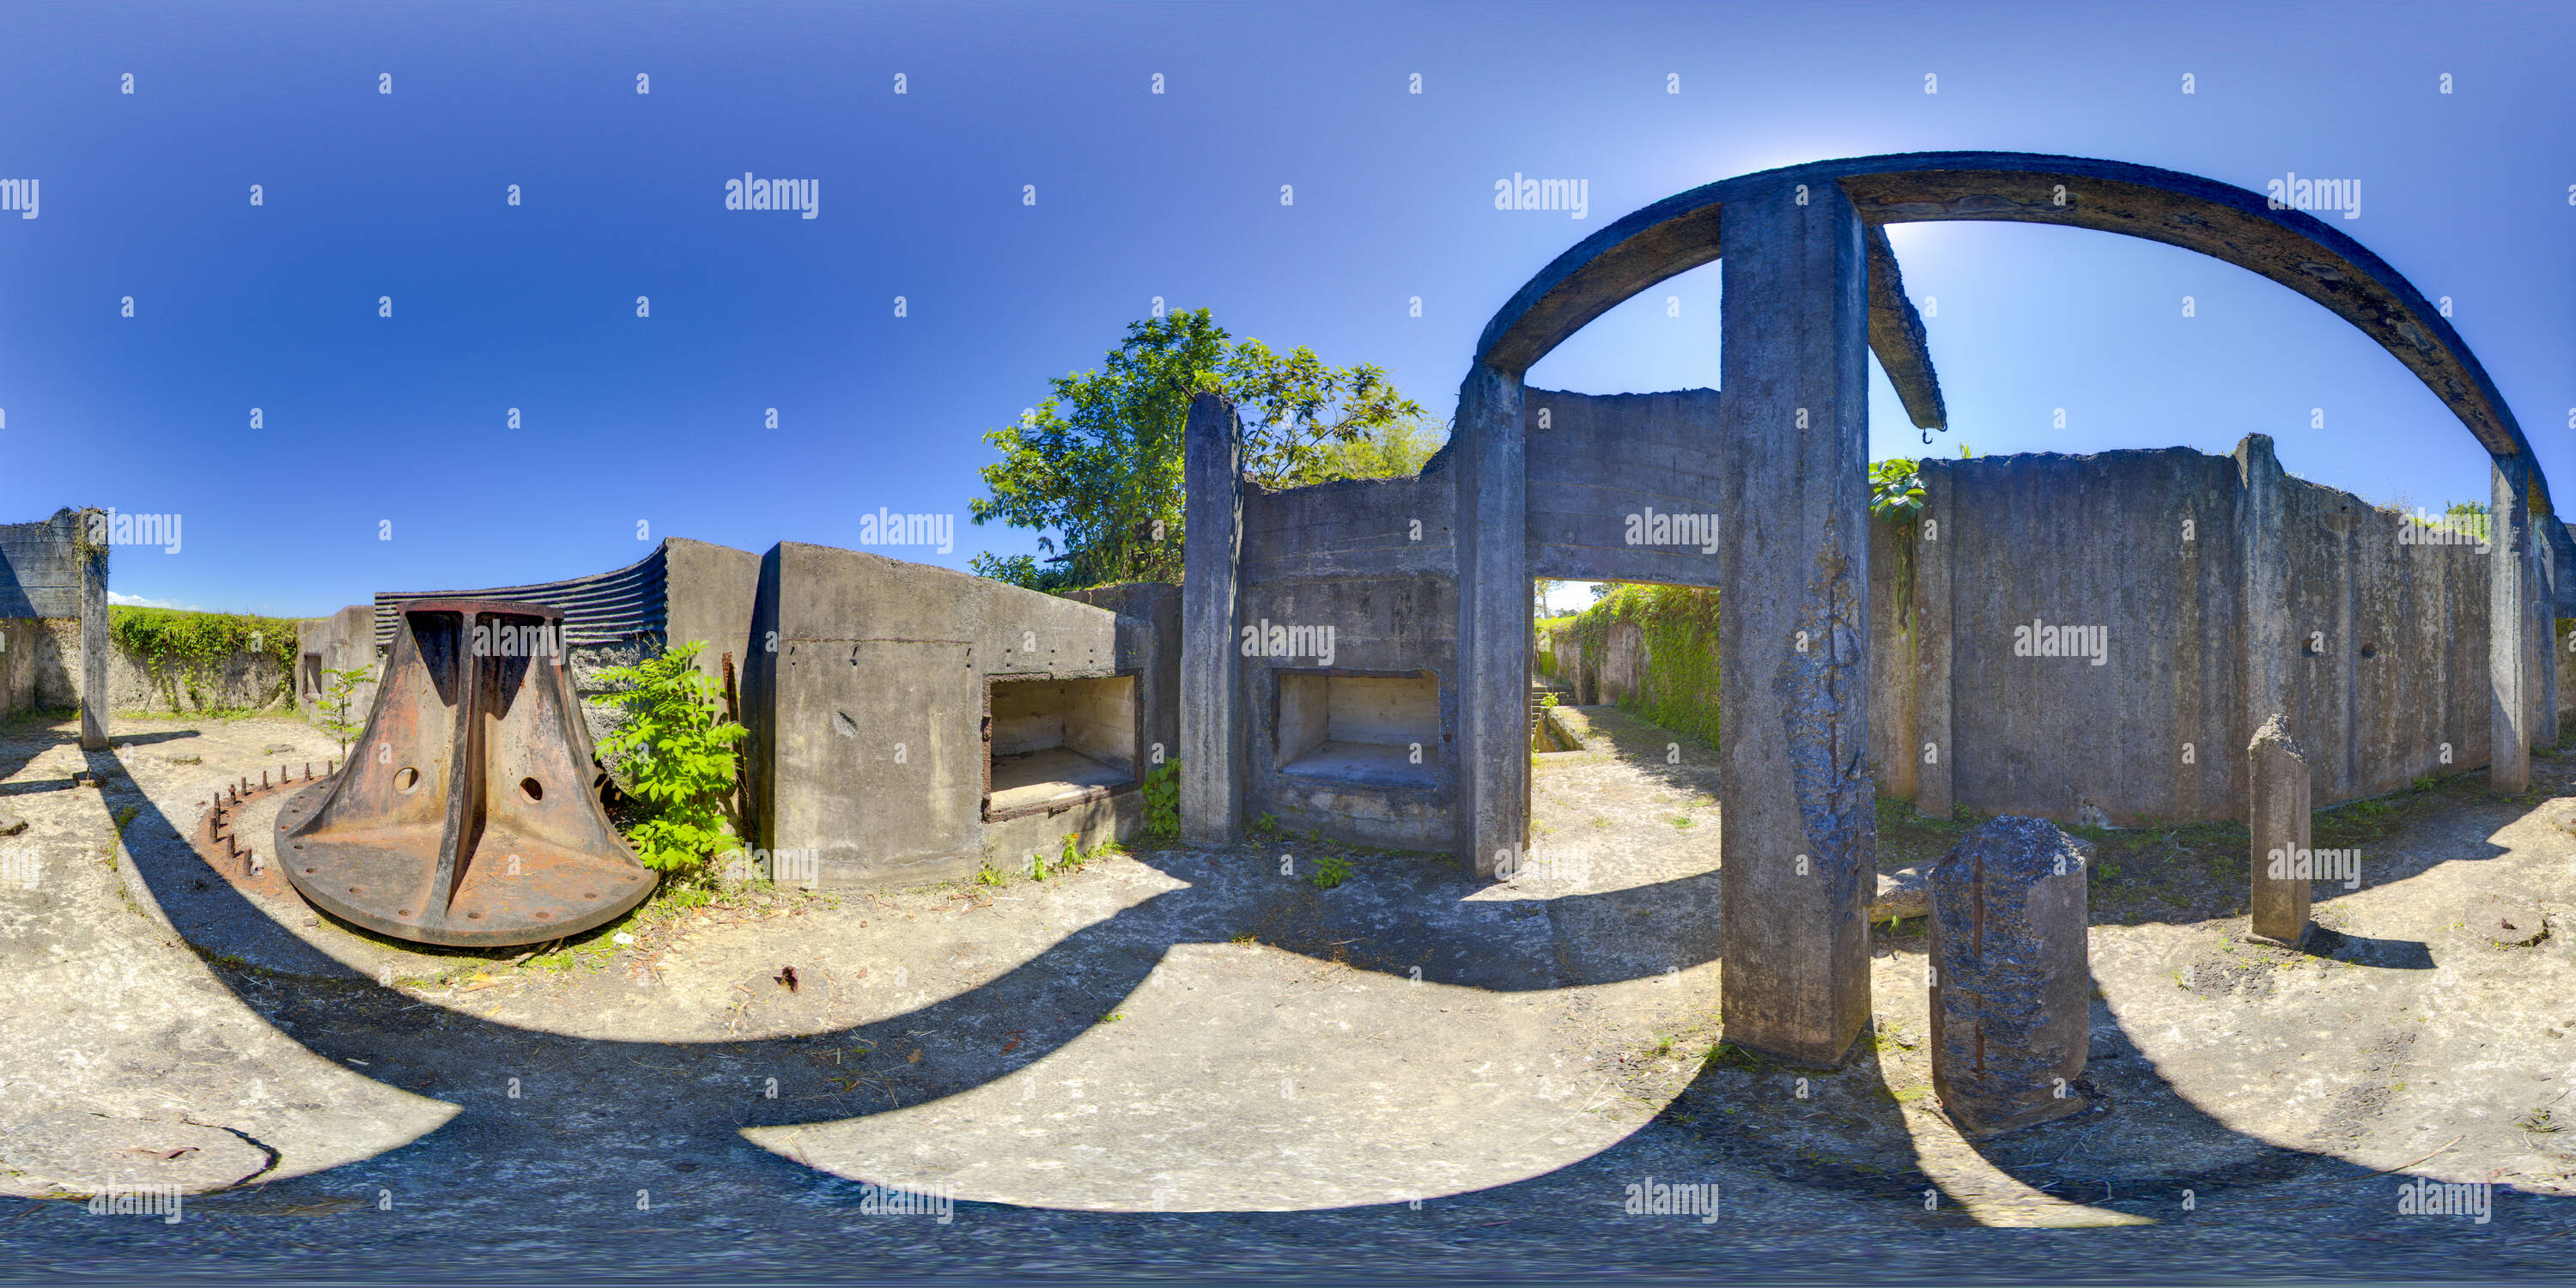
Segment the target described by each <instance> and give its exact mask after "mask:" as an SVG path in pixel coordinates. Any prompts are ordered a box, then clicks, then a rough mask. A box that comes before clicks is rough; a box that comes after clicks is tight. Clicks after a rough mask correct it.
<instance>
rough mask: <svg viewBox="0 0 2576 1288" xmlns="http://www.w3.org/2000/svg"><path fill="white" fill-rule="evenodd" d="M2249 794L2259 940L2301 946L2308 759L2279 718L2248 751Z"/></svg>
mask: <svg viewBox="0 0 2576 1288" xmlns="http://www.w3.org/2000/svg"><path fill="white" fill-rule="evenodd" d="M2245 791H2246V795H2247V798H2248V800H2249V801H2250V802H2251V804H2250V808H2249V809H2248V811H2247V814H2246V820H2245V822H2246V826H2247V827H2248V828H2249V829H2250V830H2251V831H2252V832H2253V834H2254V840H2253V845H2252V848H2251V852H2250V853H2249V854H2248V855H2247V856H2246V858H2247V867H2248V869H2249V870H2250V871H2251V873H2252V879H2253V906H2254V934H2255V935H2256V936H2257V937H2258V938H2262V939H2269V940H2271V941H2273V942H2274V943H2281V944H2290V945H2294V946H2295V945H2297V944H2300V943H2303V942H2305V941H2306V939H2307V937H2308V883H2309V882H2310V881H2312V880H2314V879H2315V875H2316V874H2315V872H2314V871H2312V870H2311V869H2309V868H2308V867H2306V866H2305V865H2304V862H2303V859H2304V856H2305V855H2306V854H2307V853H2308V851H2309V841H2308V809H2309V803H2310V802H2309V795H2308V758H2307V755H2306V753H2304V752H2302V751H2300V750H2299V745H2298V744H2297V743H2296V742H2293V741H2291V739H2290V732H2289V729H2288V728H2287V727H2286V724H2285V722H2284V721H2283V720H2282V719H2281V717H2280V716H2279V715H2277V714H2276V715H2274V716H2272V717H2271V718H2270V719H2268V720H2265V721H2264V722H2263V727H2262V728H2261V729H2260V730H2258V731H2256V733H2255V734H2254V741H2253V742H2252V743H2251V744H2249V745H2248V746H2247V747H2246V748H2245Z"/></svg>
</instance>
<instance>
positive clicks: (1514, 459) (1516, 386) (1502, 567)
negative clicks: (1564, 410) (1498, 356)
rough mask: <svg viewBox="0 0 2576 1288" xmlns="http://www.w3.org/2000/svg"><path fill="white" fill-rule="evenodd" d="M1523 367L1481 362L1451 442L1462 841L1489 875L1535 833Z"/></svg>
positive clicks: (1464, 394)
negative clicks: (1466, 769) (1463, 771)
mask: <svg viewBox="0 0 2576 1288" xmlns="http://www.w3.org/2000/svg"><path fill="white" fill-rule="evenodd" d="M1525 410H1526V403H1525V402H1524V399H1523V391H1522V388H1521V379H1520V373H1519V372H1518V371H1517V370H1511V371H1504V370H1499V369H1496V368H1494V367H1492V366H1488V365H1486V364H1483V363H1479V364H1477V365H1476V367H1475V368H1474V369H1473V370H1471V371H1469V372H1468V374H1467V379H1466V382H1465V383H1464V384H1462V385H1461V386H1460V387H1459V390H1458V419H1457V424H1458V429H1457V432H1456V434H1455V435H1453V436H1452V437H1451V439H1450V441H1449V446H1448V448H1447V449H1445V450H1446V451H1447V452H1449V453H1451V454H1452V461H1453V462H1454V463H1453V465H1452V466H1451V469H1452V474H1453V477H1454V478H1455V480H1456V484H1457V489H1458V502H1457V506H1458V508H1457V524H1458V527H1457V532H1458V577H1457V586H1458V681H1457V686H1458V743H1457V747H1458V754H1459V755H1460V756H1461V757H1463V758H1464V763H1466V764H1469V765H1473V766H1475V767H1476V770H1477V772H1475V773H1472V774H1468V775H1465V776H1464V777H1462V778H1461V779H1460V780H1459V783H1458V826H1457V845H1458V847H1459V851H1460V853H1459V858H1460V860H1461V861H1462V862H1463V863H1464V864H1465V866H1466V868H1467V870H1468V871H1470V872H1473V873H1475V874H1476V875H1478V876H1490V875H1492V874H1493V873H1494V871H1495V870H1496V869H1497V868H1499V867H1503V866H1505V865H1508V864H1510V863H1512V862H1513V861H1514V859H1513V856H1514V855H1516V854H1518V853H1519V850H1520V847H1521V846H1522V845H1523V844H1525V843H1526V842H1527V840H1528V839H1529V755H1528V747H1529V713H1528V712H1527V710H1526V709H1525V708H1524V706H1523V704H1524V703H1526V702H1527V701H1528V693H1529V629H1530V626H1529V623H1530V609H1529V457H1528V448H1529V440H1528V434H1529V425H1528V422H1527V419H1526V416H1525V414H1524V413H1525Z"/></svg>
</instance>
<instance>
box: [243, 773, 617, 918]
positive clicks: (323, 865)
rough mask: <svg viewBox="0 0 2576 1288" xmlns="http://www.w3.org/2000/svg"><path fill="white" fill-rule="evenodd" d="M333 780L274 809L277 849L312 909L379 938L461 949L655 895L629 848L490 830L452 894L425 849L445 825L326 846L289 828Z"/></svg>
mask: <svg viewBox="0 0 2576 1288" xmlns="http://www.w3.org/2000/svg"><path fill="white" fill-rule="evenodd" d="M328 794H329V784H327V783H324V784H316V785H314V786H312V787H308V788H306V789H304V790H303V791H301V792H298V793H296V794H295V796H294V797H293V798H292V799H289V800H288V801H287V802H286V804H285V806H284V807H283V808H281V809H279V810H278V812H277V847H278V848H277V854H278V855H279V856H280V863H281V865H282V866H283V867H284V868H285V869H286V874H287V879H288V880H289V881H292V882H294V883H295V888H296V889H297V890H299V891H301V892H303V895H304V897H305V898H306V899H308V900H310V901H312V903H313V904H314V906H316V907H318V908H321V909H322V910H323V911H325V912H328V913H330V914H331V915H332V916H334V917H338V918H339V919H341V920H342V921H346V922H350V923H352V924H354V925H359V926H364V927H366V928H367V929H369V930H372V931H375V932H376V933H378V934H381V935H391V936H393V937H394V938H396V939H409V940H412V941H414V942H418V943H430V944H448V945H452V946H455V947H461V948H462V947H479V948H502V947H507V946H509V945H512V944H530V943H540V942H543V941H545V940H549V939H557V938H561V937H563V936H566V935H577V934H579V933H581V932H582V931H585V930H590V929H593V928H595V927H598V926H601V925H605V924H606V923H608V922H611V921H614V920H616V919H617V918H619V917H622V916H625V915H626V913H627V912H628V911H629V910H631V909H633V908H634V907H635V905H637V904H639V903H642V902H643V901H644V897H645V896H646V895H648V894H651V893H652V892H653V881H652V879H651V874H650V873H649V872H647V871H646V870H645V869H644V868H642V867H641V866H639V865H637V864H636V863H635V862H634V860H632V859H628V858H626V857H624V856H623V855H618V856H614V857H602V856H599V855H594V854H584V853H582V852H580V851H578V850H571V849H566V848H565V847H563V846H560V845H554V844H551V843H549V842H546V841H543V840H539V839H537V838H535V837H532V836H525V835H519V834H514V833H512V832H510V831H508V830H506V829H502V828H493V829H490V830H488V831H486V832H484V834H483V838H482V841H481V843H480V844H479V845H478V846H477V847H476V851H477V853H476V858H475V861H474V863H473V864H472V865H471V866H470V867H468V868H467V869H466V870H465V881H464V884H463V885H462V886H461V887H460V888H459V889H458V890H457V891H456V895H455V897H454V898H453V899H452V900H445V901H442V900H441V899H440V897H439V896H438V894H437V892H436V890H435V886H436V884H437V877H438V869H437V868H436V867H435V866H434V865H431V864H427V863H423V862H422V861H421V855H422V854H423V853H425V852H431V853H434V852H435V851H436V850H437V848H438V841H439V831H440V829H439V826H438V825H437V824H432V825H430V826H428V827H424V828H387V829H382V830H380V831H376V832H370V833H341V834H337V835H335V836H334V837H333V839H332V841H331V843H330V844H328V845H326V846H312V845H309V844H308V843H306V842H302V841H297V840H295V839H294V838H293V837H292V836H291V835H290V833H291V832H293V830H294V829H295V827H296V826H297V825H299V824H301V823H303V822H304V821H305V820H307V819H309V818H311V817H312V815H313V811H314V810H316V809H318V808H320V807H321V804H322V799H323V797H324V796H326V795H328Z"/></svg>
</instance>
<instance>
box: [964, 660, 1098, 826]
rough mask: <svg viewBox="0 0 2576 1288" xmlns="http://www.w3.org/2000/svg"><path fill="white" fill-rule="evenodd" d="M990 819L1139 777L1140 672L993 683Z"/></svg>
mask: <svg viewBox="0 0 2576 1288" xmlns="http://www.w3.org/2000/svg"><path fill="white" fill-rule="evenodd" d="M985 699H986V701H985V708H984V709H985V710H986V711H988V712H990V713H991V714H990V718H989V720H988V721H987V723H986V725H985V754H986V757H987V759H988V766H989V772H990V777H989V778H988V779H987V780H986V782H987V785H986V788H985V792H984V819H985V821H986V822H994V821H998V820H1001V819H1009V818H1018V817H1021V816H1022V815H1026V814H1036V813H1040V812H1043V811H1047V810H1056V809H1062V808H1064V807H1066V806H1068V805H1074V804H1079V803H1081V802H1083V801H1086V800H1096V799H1099V798H1101V797H1104V796H1107V795H1109V794H1111V793H1112V792H1115V791H1118V790H1119V789H1121V788H1125V787H1132V786H1134V785H1135V782H1136V677H1134V676H1132V675H1110V676H1102V677H1100V678H1098V679H1092V680H1049V679H1035V680H1014V679H1008V678H1005V677H999V676H997V677H994V678H993V679H992V680H991V681H990V682H989V684H988V686H987V692H986V695H985Z"/></svg>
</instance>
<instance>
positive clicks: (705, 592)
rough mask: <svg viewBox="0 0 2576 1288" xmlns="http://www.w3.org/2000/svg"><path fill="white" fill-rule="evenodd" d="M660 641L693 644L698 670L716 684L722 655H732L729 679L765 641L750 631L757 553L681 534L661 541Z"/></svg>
mask: <svg viewBox="0 0 2576 1288" xmlns="http://www.w3.org/2000/svg"><path fill="white" fill-rule="evenodd" d="M661 554H662V578H663V589H662V613H663V626H662V631H663V639H664V641H665V642H666V644H667V645H668V646H669V647H672V648H677V647H679V646H680V645H682V644H689V643H698V644H703V645H704V646H705V647H703V648H701V649H699V650H698V670H700V671H702V672H704V673H705V674H706V676H707V678H708V679H711V680H714V681H715V682H716V683H717V684H718V685H719V686H721V685H722V684H723V683H724V659H725V655H727V654H731V655H732V656H733V665H734V674H735V677H736V679H735V683H736V685H737V686H739V685H740V683H741V680H740V677H741V674H742V671H743V669H744V668H745V667H748V666H749V665H751V655H752V653H753V651H754V650H755V649H757V648H758V647H759V646H760V645H761V644H762V643H765V641H762V640H760V639H759V638H758V637H757V636H755V635H753V634H752V630H751V619H752V614H753V612H754V610H755V609H756V607H757V605H758V602H759V598H760V556H759V555H756V554H753V553H752V552H750V551H748V550H736V549H734V548H733V547H731V546H720V545H716V544H714V543H713V542H707V541H691V540H689V539H687V538H685V537H664V538H663V539H662V549H661Z"/></svg>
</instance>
